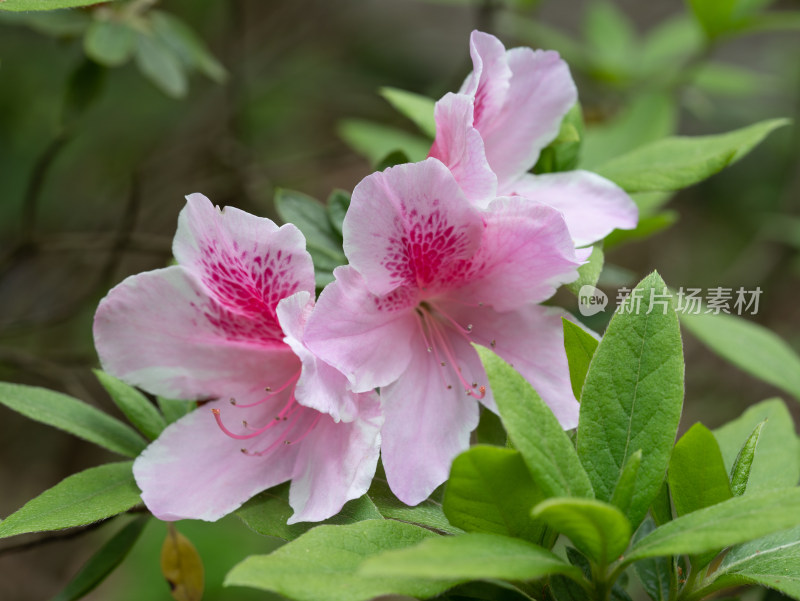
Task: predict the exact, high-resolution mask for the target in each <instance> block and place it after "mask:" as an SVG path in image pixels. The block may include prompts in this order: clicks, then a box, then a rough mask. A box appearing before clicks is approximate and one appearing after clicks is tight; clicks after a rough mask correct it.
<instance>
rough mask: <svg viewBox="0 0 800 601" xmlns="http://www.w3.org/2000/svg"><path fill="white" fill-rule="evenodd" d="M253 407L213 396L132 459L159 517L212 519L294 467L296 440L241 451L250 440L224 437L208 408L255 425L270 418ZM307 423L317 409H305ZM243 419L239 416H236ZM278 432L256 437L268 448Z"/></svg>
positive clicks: (284, 476) (138, 479)
mask: <svg viewBox="0 0 800 601" xmlns="http://www.w3.org/2000/svg"><path fill="white" fill-rule="evenodd" d="M262 407H263V406H260V407H259V408H254V409H251V410H246V409H238V408H235V407H231V405H229V404H228V402H227V401H216V402H213V403H207V404H206V405H204V406H202V407H199V408H198V409H195V410H194V411H192V412H191V413H189V414H188V415H187V416H186V417H183V418H181V419H180V420H178V421H177V422H175V423H174V424H172V425H170V426H169V427H168V428H167V429H166V430H164V431H163V432H162V433H161V435H160V436H159V437H158V438H157V439H156V440H155V441H154V442H152V443H151V444H150V446H148V447H147V448H146V449H145V450H144V451H143V452H142V454H141V455H139V457H138V458H137V459H136V461H135V462H134V464H133V475H134V477H135V478H136V483H137V484H138V486H139V488H140V489H141V490H142V500H143V501H144V502H145V505H147V508H148V509H149V510H150V511H151V512H152V513H153V515H155V516H156V517H157V518H159V519H161V520H166V521H174V520H182V519H187V518H188V519H199V520H207V521H212V522H213V521H215V520H217V519H219V518H221V517H222V516H224V515H226V514H228V513H230V512H231V511H233V510H235V509H236V508H237V507H239V506H240V505H241V504H242V503H244V502H245V501H246V500H247V499H249V498H250V497H252V496H253V495H255V494H257V493H259V492H261V491H262V490H265V489H267V488H270V487H272V486H275V485H277V484H280V483H281V482H285V481H286V480H288V479H289V478H291V476H292V472H293V470H294V469H295V458H296V457H297V455H298V451H299V445H285V444H279V445H277V446H276V447H275V449H274V450H273V451H272V452H271V453H269V454H266V455H264V456H261V457H254V456H248V455H245V454H243V453H242V452H241V448H242V447H243V446H248V442H249V441H241V440H235V439H233V438H230V437H228V436H226V435H225V434H224V433H223V432H222V430H220V428H219V426H218V425H217V423H216V420H215V419H214V416H213V414H212V412H211V409H221V412H222V413H221V414H222V417H223V419H225V418H226V417H228V412H232V413H234V414H235V415H237V416H240V415H241V414H242V413H244V415H245V416H246V417H247V419H248V420H249V421H250V422H252V423H253V424H259V423H260V422H261V420H268V419H272V417H271V414H269V413H267V412H266V411H267V410H266V409H265V408H262ZM305 411H306V415H305V416H303V423H302V424H298V425H297V427H306V426H307V425H308V424H309V423H310V420H313V419H315V417H316V412H315V411H313V410H311V409H307V410H305ZM239 419H241V417H239ZM279 435H280V432H277V431H276V433H275V434H273V435H272V436H269V435H268V434H265V435H264V436H265V438H263V439H262V438H261V437H259V439H260V440H258V444H259V445H260V446H259V448H266V447H267V446H268V445H269V444H270V443H271V442H272V441H273V439H275V438H276V437H278V436H279Z"/></svg>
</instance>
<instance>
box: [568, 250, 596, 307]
mask: <svg viewBox="0 0 800 601" xmlns="http://www.w3.org/2000/svg"><path fill="white" fill-rule="evenodd" d="M604 262H605V258H604V256H603V248H602V245H600V244H596V245H595V246H594V248H592V254H591V255H589V262H588V263H584V264H583V265H581V266H580V267H578V279H577V280H575V281H574V282H570V283H569V284H567V289H568V290H569V291H570V292H572V294H574V295H575V296H578V294H580V290H581V288H583V287H584V286H596V285H597V280H598V279H600V273H601V272H602V271H603V263H604Z"/></svg>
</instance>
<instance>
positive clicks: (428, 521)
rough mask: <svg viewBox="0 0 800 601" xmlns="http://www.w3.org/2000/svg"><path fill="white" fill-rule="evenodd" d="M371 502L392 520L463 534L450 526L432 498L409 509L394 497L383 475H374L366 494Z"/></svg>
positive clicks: (384, 515) (460, 530)
mask: <svg viewBox="0 0 800 601" xmlns="http://www.w3.org/2000/svg"><path fill="white" fill-rule="evenodd" d="M367 496H369V498H370V499H372V502H373V503H375V506H376V507H377V508H378V511H379V512H380V514H381V515H382V516H383V517H385V518H387V519H392V520H400V521H401V522H409V523H411V524H418V525H420V526H424V527H426V528H429V529H433V530H438V531H440V532H446V533H448V534H460V533H462V532H464V531H463V530H462V529H461V528H458V527H456V526H454V525H453V524H451V523H450V522H449V521H448V520H447V517H446V516H445V514H444V510H443V509H442V505H441V503H438V502H436V501H435V500H433V499H432V498H428V499H426V500H424V501H423V502H422V503H420V504H419V505H414V506H413V507H409V506H408V505H406V504H405V503H403V502H402V501H400V500H399V499H398V498H397V497H395V496H394V494H393V493H392V491H391V489H390V488H389V484H388V482H387V481H386V477H385V475H384V474H383V473H379V474H376V475H375V477H374V478H373V479H372V485H371V486H370V488H369V492H368V493H367Z"/></svg>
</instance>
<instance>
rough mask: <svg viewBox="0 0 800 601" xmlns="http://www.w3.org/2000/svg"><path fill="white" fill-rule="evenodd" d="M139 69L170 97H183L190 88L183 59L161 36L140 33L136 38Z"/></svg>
mask: <svg viewBox="0 0 800 601" xmlns="http://www.w3.org/2000/svg"><path fill="white" fill-rule="evenodd" d="M136 64H137V66H138V67H139V71H141V72H142V75H144V76H145V77H146V78H147V79H149V80H150V82H151V83H153V85H155V86H156V87H157V88H158V89H159V90H161V91H162V92H163V93H164V94H166V95H167V96H169V97H170V98H183V97H184V96H186V92H187V91H188V89H189V82H188V80H187V78H186V72H185V71H184V68H183V64H182V63H181V59H180V58H179V57H178V55H177V54H176V53H175V51H174V50H173V49H172V48H171V47H170V46H168V45H167V44H166V43H165V42H164V41H163V40H162V39H161V38H158V37H155V36H150V35H146V34H143V33H140V34H139V35H138V36H137V39H136Z"/></svg>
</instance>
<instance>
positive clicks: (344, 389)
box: [278, 291, 358, 422]
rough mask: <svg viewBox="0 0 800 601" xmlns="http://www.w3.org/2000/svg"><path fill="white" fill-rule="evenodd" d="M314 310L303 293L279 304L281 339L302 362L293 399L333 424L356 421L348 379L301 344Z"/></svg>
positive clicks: (308, 298)
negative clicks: (321, 413)
mask: <svg viewBox="0 0 800 601" xmlns="http://www.w3.org/2000/svg"><path fill="white" fill-rule="evenodd" d="M313 308H314V301H313V300H312V297H311V295H310V294H309V293H308V292H305V291H303V292H297V293H295V294H293V295H292V296H290V297H288V298H285V299H283V300H282V301H281V302H280V303H278V320H279V321H280V324H281V327H282V328H283V331H284V332H285V333H286V337H285V338H284V340H285V341H286V343H287V344H288V345H289V346H290V347H291V348H292V350H293V351H294V353H295V354H296V355H297V356H298V357H300V360H301V361H302V363H303V371H302V374H301V375H300V379H299V380H298V381H297V385H296V386H295V397H296V398H297V402H298V403H300V404H302V405H305V406H306V407H311V408H313V409H316V410H317V411H321V412H323V413H327V414H329V415H330V416H331V417H332V418H333V421H334V422H338V421H340V420H344V421H346V422H349V421H352V420H353V419H355V417H356V414H357V412H358V406H357V403H356V397H355V396H354V395H353V393H351V392H350V390H349V382H348V381H347V378H346V377H345V376H344V374H343V373H342V372H340V371H339V370H337V369H335V368H334V367H332V366H330V365H328V364H327V363H325V362H324V361H322V360H321V359H319V358H318V357H316V356H315V355H314V354H313V353H312V352H311V351H310V350H309V349H308V348H307V347H306V346H305V343H304V342H303V336H304V334H303V330H304V329H305V324H306V322H307V321H308V317H309V316H310V314H311V312H312V310H313Z"/></svg>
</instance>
